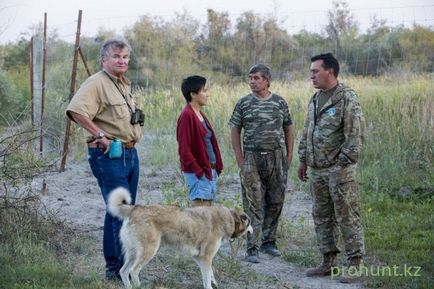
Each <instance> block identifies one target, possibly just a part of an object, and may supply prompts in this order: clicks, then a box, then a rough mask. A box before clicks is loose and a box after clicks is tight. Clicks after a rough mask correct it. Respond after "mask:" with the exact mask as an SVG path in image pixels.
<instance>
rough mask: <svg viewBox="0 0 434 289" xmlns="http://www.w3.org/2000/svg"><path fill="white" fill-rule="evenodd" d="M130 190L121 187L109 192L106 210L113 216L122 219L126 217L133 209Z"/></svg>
mask: <svg viewBox="0 0 434 289" xmlns="http://www.w3.org/2000/svg"><path fill="white" fill-rule="evenodd" d="M130 204H131V196H130V192H129V191H128V190H127V189H125V188H122V187H119V188H117V189H114V190H113V191H111V192H110V194H109V199H108V211H109V212H110V214H112V215H113V216H115V217H118V218H119V219H121V220H123V219H126V218H128V216H129V215H130V214H131V211H132V210H133V206H132V205H130Z"/></svg>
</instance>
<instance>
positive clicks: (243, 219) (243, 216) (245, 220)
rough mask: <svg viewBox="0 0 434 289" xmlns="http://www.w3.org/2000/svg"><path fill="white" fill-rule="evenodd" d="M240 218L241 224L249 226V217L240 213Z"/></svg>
mask: <svg viewBox="0 0 434 289" xmlns="http://www.w3.org/2000/svg"><path fill="white" fill-rule="evenodd" d="M240 217H241V221H243V223H245V224H246V225H247V224H249V222H250V219H249V217H248V216H247V214H246V213H242V214H241V215H240Z"/></svg>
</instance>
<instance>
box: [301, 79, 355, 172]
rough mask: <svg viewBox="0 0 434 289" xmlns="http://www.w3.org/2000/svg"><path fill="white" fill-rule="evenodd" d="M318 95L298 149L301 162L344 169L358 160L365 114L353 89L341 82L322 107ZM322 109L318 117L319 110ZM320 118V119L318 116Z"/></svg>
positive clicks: (314, 100)
mask: <svg viewBox="0 0 434 289" xmlns="http://www.w3.org/2000/svg"><path fill="white" fill-rule="evenodd" d="M317 98H318V92H317V93H316V94H315V95H313V97H312V98H311V100H310V101H309V106H308V115H307V118H306V122H305V125H304V130H303V135H302V138H301V140H300V144H299V147H298V154H299V156H300V162H305V163H306V164H307V165H308V166H310V167H314V168H327V167H330V166H332V165H334V164H336V163H339V164H340V165H342V166H345V165H347V164H354V163H356V162H357V161H358V158H359V153H360V150H361V146H362V131H363V130H362V127H363V114H362V109H361V107H360V103H359V99H358V97H357V95H356V93H355V92H354V90H352V89H351V88H349V87H348V86H345V85H344V84H342V83H339V85H338V87H337V88H336V91H335V92H334V94H333V95H332V96H331V97H330V98H329V99H328V101H327V102H326V103H325V104H324V106H323V107H322V108H318V107H317V101H318V99H317ZM318 109H319V110H320V111H319V113H318V114H317V110H318ZM316 115H318V116H316Z"/></svg>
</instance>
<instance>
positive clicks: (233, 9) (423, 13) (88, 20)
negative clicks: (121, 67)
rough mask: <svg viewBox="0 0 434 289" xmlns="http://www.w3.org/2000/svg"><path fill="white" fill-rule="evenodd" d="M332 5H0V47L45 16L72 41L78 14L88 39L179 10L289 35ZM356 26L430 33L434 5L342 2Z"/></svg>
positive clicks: (415, 0)
mask: <svg viewBox="0 0 434 289" xmlns="http://www.w3.org/2000/svg"><path fill="white" fill-rule="evenodd" d="M332 2H333V0H297V1H291V0H241V1H239V0H205V1H201V0H120V1H114V0H0V44H4V43H7V42H10V41H15V40H17V39H19V37H20V34H21V33H23V32H29V31H30V29H29V28H30V27H31V26H33V25H36V24H38V23H39V22H43V20H44V13H45V12H46V13H47V19H48V21H47V22H48V30H49V32H50V31H52V30H53V29H56V31H57V33H58V35H59V36H60V37H61V38H63V39H65V40H70V41H73V40H74V38H75V36H74V33H75V30H76V28H77V24H76V20H77V18H78V10H79V9H81V10H83V22H82V30H81V31H82V35H85V36H93V35H95V34H96V31H97V29H98V28H99V27H105V28H107V29H110V30H115V31H116V32H117V33H118V34H122V31H123V29H124V28H125V27H127V26H129V25H131V24H132V23H134V22H136V21H137V20H138V19H139V17H140V15H152V16H159V17H162V18H163V19H165V20H171V19H172V18H173V16H174V15H175V13H181V12H182V11H183V10H186V11H188V12H189V14H190V15H191V16H193V17H194V18H197V19H198V20H200V21H201V22H202V23H204V22H205V20H206V11H207V9H209V8H212V9H214V10H215V11H217V12H227V13H228V14H229V16H230V18H231V20H232V21H233V23H234V22H235V20H236V18H237V17H238V16H239V15H240V14H241V13H243V12H246V11H254V12H255V13H258V14H260V15H263V16H266V15H269V14H271V13H274V14H275V15H277V16H278V19H280V20H282V21H283V25H282V26H283V27H284V28H286V29H287V31H288V32H289V33H296V32H298V31H300V30H301V29H306V30H308V31H315V32H320V31H321V28H322V27H323V26H324V25H325V24H326V20H327V18H326V11H327V10H329V9H331V8H332ZM346 2H347V3H348V4H349V8H350V9H351V10H352V12H353V14H354V16H355V18H356V20H357V21H358V23H359V25H360V26H361V27H362V28H366V27H367V26H368V24H369V21H370V19H371V17H372V16H373V15H376V16H377V17H378V18H380V19H386V20H387V21H388V22H387V23H388V24H389V25H392V26H395V25H400V24H403V25H406V26H411V25H412V23H414V22H417V23H419V24H421V25H424V26H430V27H434V0H347V1H346Z"/></svg>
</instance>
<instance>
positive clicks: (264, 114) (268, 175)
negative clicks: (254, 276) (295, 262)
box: [230, 64, 294, 263]
mask: <svg viewBox="0 0 434 289" xmlns="http://www.w3.org/2000/svg"><path fill="white" fill-rule="evenodd" d="M270 83H271V73H270V69H269V68H268V67H267V66H265V65H263V64H256V65H254V66H253V67H252V68H251V69H250V71H249V86H250V89H251V90H252V93H250V94H248V95H246V96H244V97H242V98H240V100H239V101H238V102H237V104H236V106H235V109H234V111H233V113H232V116H231V119H230V125H231V127H232V129H231V141H232V147H233V149H234V153H235V158H236V160H237V164H238V166H239V168H240V179H241V188H242V200H243V207H244V210H245V212H246V213H247V215H248V216H249V217H250V219H251V221H252V227H253V234H251V235H248V236H247V253H246V261H248V262H252V263H258V262H259V250H261V251H262V252H263V253H266V254H269V255H272V256H280V255H281V253H280V251H279V250H278V249H277V246H276V232H277V227H278V221H279V217H280V214H281V212H282V208H283V203H284V197H285V191H286V184H287V176H288V167H289V165H290V163H291V160H292V149H293V144H294V136H293V129H292V127H293V126H292V120H291V117H290V114H289V109H288V104H287V103H286V101H285V100H284V99H283V98H282V97H281V96H279V95H277V94H274V93H272V92H270V90H269V87H270ZM242 129H243V131H244V134H243V142H242V148H241V130H242Z"/></svg>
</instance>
